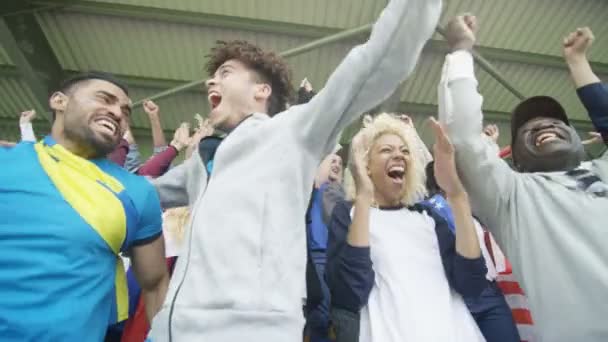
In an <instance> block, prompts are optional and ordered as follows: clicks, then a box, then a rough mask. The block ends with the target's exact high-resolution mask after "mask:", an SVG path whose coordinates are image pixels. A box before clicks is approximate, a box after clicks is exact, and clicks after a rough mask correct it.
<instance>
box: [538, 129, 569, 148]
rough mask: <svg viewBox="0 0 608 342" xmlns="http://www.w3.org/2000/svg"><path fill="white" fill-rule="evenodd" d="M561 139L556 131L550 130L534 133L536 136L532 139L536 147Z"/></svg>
mask: <svg viewBox="0 0 608 342" xmlns="http://www.w3.org/2000/svg"><path fill="white" fill-rule="evenodd" d="M562 139H563V138H562V137H561V136H560V135H559V134H557V133H556V132H552V131H548V132H541V133H539V134H537V135H536V138H535V139H534V144H535V145H536V147H539V146H541V145H543V144H546V143H550V142H553V141H558V140H562Z"/></svg>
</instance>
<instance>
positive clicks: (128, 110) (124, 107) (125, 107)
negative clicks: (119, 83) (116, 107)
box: [96, 90, 132, 115]
mask: <svg viewBox="0 0 608 342" xmlns="http://www.w3.org/2000/svg"><path fill="white" fill-rule="evenodd" d="M96 94H101V95H104V96H107V97H109V98H110V100H111V101H113V102H118V101H119V100H118V97H117V96H116V95H114V94H112V93H108V92H107V91H105V90H98V91H96ZM120 108H121V109H122V110H123V111H125V112H126V113H127V115H131V111H132V109H131V105H130V104H129V103H127V104H125V105H122V106H120Z"/></svg>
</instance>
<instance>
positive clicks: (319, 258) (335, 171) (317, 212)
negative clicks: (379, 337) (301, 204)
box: [305, 153, 342, 342]
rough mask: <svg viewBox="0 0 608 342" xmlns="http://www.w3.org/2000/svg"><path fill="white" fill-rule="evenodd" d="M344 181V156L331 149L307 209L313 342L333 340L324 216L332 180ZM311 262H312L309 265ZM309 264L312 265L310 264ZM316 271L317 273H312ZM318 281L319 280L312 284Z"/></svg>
mask: <svg viewBox="0 0 608 342" xmlns="http://www.w3.org/2000/svg"><path fill="white" fill-rule="evenodd" d="M341 183H342V158H341V157H340V156H339V155H337V154H336V153H331V154H329V155H328V156H327V157H325V159H323V161H322V162H321V165H319V168H318V170H317V175H316V177H315V182H314V188H313V191H312V195H311V200H310V205H309V207H308V211H307V213H306V236H307V247H308V255H309V258H310V261H311V264H310V266H312V268H313V269H312V270H311V271H310V272H309V270H308V269H307V281H306V283H307V290H308V291H307V297H306V298H307V304H306V308H305V311H306V327H307V329H306V330H307V332H308V334H309V335H310V341H311V342H327V341H329V303H330V292H329V287H328V286H327V282H326V280H325V265H326V262H327V255H326V252H327V234H328V231H327V225H326V223H325V221H324V219H323V216H324V213H326V212H327V211H328V209H327V208H324V206H325V205H331V204H329V203H328V201H327V198H326V196H325V192H326V191H327V188H328V187H329V186H330V185H332V184H338V185H339V184H341ZM307 266H309V265H307ZM307 268H308V267H307ZM311 272H314V274H312V275H311V274H310V273H311ZM313 282H315V283H316V284H312V283H313ZM314 288H316V289H319V290H320V292H319V293H317V294H316V295H315V294H312V293H311V292H312V291H311V289H314Z"/></svg>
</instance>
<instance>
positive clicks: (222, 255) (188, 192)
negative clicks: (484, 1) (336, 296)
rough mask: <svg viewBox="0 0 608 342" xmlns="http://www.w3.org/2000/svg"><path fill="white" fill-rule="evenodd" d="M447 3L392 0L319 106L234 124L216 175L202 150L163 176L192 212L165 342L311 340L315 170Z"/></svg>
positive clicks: (167, 192)
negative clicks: (309, 243)
mask: <svg viewBox="0 0 608 342" xmlns="http://www.w3.org/2000/svg"><path fill="white" fill-rule="evenodd" d="M440 12H441V1H440V0H392V1H391V2H390V3H389V4H388V6H387V8H386V9H385V10H384V11H383V12H382V14H381V16H380V18H379V19H378V22H377V23H376V24H375V26H374V29H373V32H372V33H371V37H370V39H369V41H368V42H367V43H366V44H363V45H361V46H358V47H356V48H354V49H353V50H352V51H351V52H350V53H349V54H348V56H347V57H346V58H345V59H344V61H343V62H342V63H341V64H340V65H339V66H338V68H337V69H336V71H335V72H334V73H333V74H332V75H331V77H330V78H329V80H328V81H327V84H326V85H325V87H324V88H323V89H322V90H321V91H320V92H319V93H318V94H317V95H316V96H315V97H314V98H313V99H312V100H311V101H310V102H309V103H307V104H303V105H297V106H292V107H290V108H289V109H288V110H287V111H285V112H283V113H280V114H278V115H276V116H275V117H274V118H272V119H271V118H269V117H268V116H267V115H266V114H261V113H257V114H254V115H252V116H251V117H249V118H248V119H246V120H245V121H243V122H242V123H241V124H240V125H239V126H238V127H237V128H236V129H235V130H234V131H233V132H231V133H230V134H229V135H228V137H227V138H226V139H225V140H224V141H223V142H222V144H221V145H220V146H219V148H218V150H217V152H216V155H215V160H214V169H213V176H212V177H211V179H210V180H209V181H208V180H207V177H208V176H207V173H206V171H205V168H204V167H203V164H202V162H201V160H200V157H199V156H198V155H197V154H194V155H193V156H192V157H191V158H190V159H189V160H187V161H186V162H185V163H184V164H182V165H180V166H178V167H176V168H174V169H172V170H171V171H169V172H168V173H167V174H165V175H164V176H163V177H161V178H158V179H157V180H156V181H155V185H156V187H157V189H158V192H159V194H160V198H161V202H162V204H163V206H164V207H165V208H168V207H174V206H183V205H189V206H191V208H192V218H191V222H190V229H189V230H188V235H187V237H186V239H187V240H186V242H185V246H186V248H185V250H184V251H183V253H182V256H181V257H180V259H179V260H178V262H177V265H176V268H175V271H174V274H173V277H172V279H171V283H170V285H169V291H168V293H167V298H166V300H165V303H164V305H163V307H162V309H161V311H160V312H159V314H158V315H157V316H156V317H155V319H154V321H153V322H152V331H151V337H152V338H153V341H154V342H159V341H160V342H164V341H174V342H175V341H180V342H192V341H213V342H216V341H218V342H233V341H234V342H237V341H238V342H242V341H255V342H257V341H260V342H273V341H276V342H288V341H298V340H301V339H302V328H303V322H304V320H303V315H302V298H303V297H304V296H305V272H304V269H305V263H306V237H305V232H306V230H305V226H304V215H305V212H306V207H307V204H308V198H309V196H310V189H311V188H312V183H313V179H314V176H315V171H316V168H317V166H318V165H319V163H320V161H321V159H322V158H323V157H324V156H325V155H327V154H328V153H329V152H330V151H331V150H332V149H333V147H334V145H335V142H336V139H337V137H338V134H339V132H340V131H341V130H342V129H343V128H345V127H346V126H347V125H348V124H349V123H350V122H352V121H353V120H354V119H356V118H357V117H358V116H359V115H361V114H362V113H363V112H365V111H366V110H369V109H370V108H373V107H374V106H376V105H378V104H379V103H380V102H382V101H383V100H384V99H386V98H387V97H388V96H389V95H390V94H391V93H392V91H393V90H394V89H395V88H396V87H397V86H398V84H399V83H400V82H401V81H403V80H404V79H405V78H406V77H407V76H408V75H409V74H410V73H411V71H412V70H413V69H414V66H415V65H416V61H417V59H418V56H419V55H420V52H421V50H422V47H423V46H424V44H425V42H426V41H427V40H428V39H429V38H430V37H431V35H432V33H433V30H434V28H435V26H436V24H437V21H438V19H439V14H440ZM169 336H171V338H170V337H169Z"/></svg>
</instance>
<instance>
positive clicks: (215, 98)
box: [208, 91, 222, 110]
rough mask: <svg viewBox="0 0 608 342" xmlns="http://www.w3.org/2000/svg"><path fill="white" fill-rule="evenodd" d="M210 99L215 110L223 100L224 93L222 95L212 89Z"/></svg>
mask: <svg viewBox="0 0 608 342" xmlns="http://www.w3.org/2000/svg"><path fill="white" fill-rule="evenodd" d="M208 99H209V104H210V105H211V109H212V110H213V109H215V108H216V107H217V106H219V105H220V103H221V102H222V95H220V94H219V93H218V92H215V91H212V92H209V95H208Z"/></svg>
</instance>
